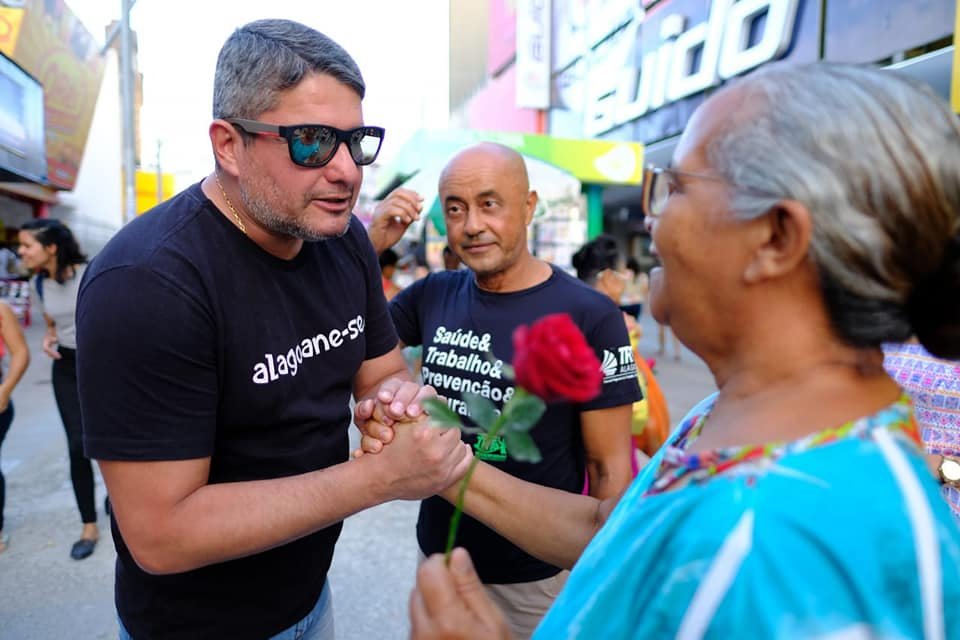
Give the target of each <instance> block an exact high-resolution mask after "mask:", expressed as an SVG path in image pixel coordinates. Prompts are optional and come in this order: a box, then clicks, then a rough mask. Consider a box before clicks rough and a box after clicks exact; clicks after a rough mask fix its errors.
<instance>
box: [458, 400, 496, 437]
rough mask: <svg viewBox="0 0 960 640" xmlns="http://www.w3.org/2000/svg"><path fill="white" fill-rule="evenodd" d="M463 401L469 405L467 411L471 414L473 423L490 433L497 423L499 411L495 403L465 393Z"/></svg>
mask: <svg viewBox="0 0 960 640" xmlns="http://www.w3.org/2000/svg"><path fill="white" fill-rule="evenodd" d="M463 401H464V402H466V403H467V410H468V411H469V412H470V419H471V420H473V423H474V424H475V425H477V426H478V427H480V428H481V429H483V430H484V431H489V430H490V428H491V427H492V426H493V423H494V422H496V421H497V409H496V407H494V406H493V403H492V402H490V401H489V400H487V399H486V398H484V397H483V396H478V395H477V394H475V393H464V394H463Z"/></svg>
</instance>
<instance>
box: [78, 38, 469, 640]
mask: <svg viewBox="0 0 960 640" xmlns="http://www.w3.org/2000/svg"><path fill="white" fill-rule="evenodd" d="M363 95H364V84H363V79H362V78H361V75H360V71H359V69H358V68H357V66H356V63H355V62H354V61H353V59H352V58H351V57H350V56H349V55H348V54H347V53H346V52H345V51H344V50H343V49H342V48H340V47H339V46H338V45H337V44H336V43H334V42H333V41H331V40H330V39H329V38H327V37H326V36H324V35H322V34H320V33H318V32H316V31H314V30H313V29H310V28H308V27H305V26H303V25H300V24H297V23H294V22H289V21H284V20H262V21H258V22H254V23H251V24H248V25H246V26H244V27H241V28H239V29H237V30H236V31H235V32H234V33H233V34H232V35H231V36H230V38H229V39H228V40H227V42H226V43H225V44H224V46H223V49H222V50H221V52H220V56H219V59H218V62H217V71H216V77H215V80H214V100H213V116H214V120H213V122H212V123H211V125H210V129H209V134H210V141H211V146H212V148H213V153H214V159H215V165H216V168H215V170H214V172H213V173H212V174H211V175H210V176H208V177H207V178H206V179H204V180H203V181H202V182H201V183H199V184H197V185H194V186H192V187H190V188H189V189H187V190H186V191H184V192H183V193H181V194H180V195H178V196H176V197H175V198H173V199H171V200H169V201H167V202H165V203H163V204H162V205H160V206H158V207H156V208H155V209H154V210H153V211H151V212H149V213H147V214H145V215H144V216H142V217H141V218H139V219H137V220H135V221H134V222H132V223H131V224H129V225H128V226H126V227H125V228H124V229H123V230H121V231H120V233H118V234H117V236H116V237H115V238H114V239H113V240H112V241H111V242H110V243H109V244H108V245H107V247H106V248H105V249H104V250H103V251H102V252H101V253H100V254H99V255H98V256H97V258H96V259H95V260H94V261H93V262H92V263H91V265H90V267H89V268H88V270H87V273H86V277H85V278H84V281H83V283H82V287H81V291H80V297H79V305H78V312H77V315H78V318H77V325H78V332H77V333H78V340H79V344H78V361H79V375H80V392H81V402H82V411H83V414H84V420H85V433H84V436H85V445H86V452H87V454H88V455H89V456H90V457H92V458H95V459H97V460H98V462H99V464H100V468H101V471H102V473H103V477H104V480H105V481H106V484H107V488H108V490H109V492H110V497H111V501H112V503H113V518H114V520H113V534H114V539H115V542H116V546H117V572H116V575H117V582H116V602H117V608H118V613H119V621H120V637H121V638H127V637H131V636H132V637H137V638H151V637H160V636H162V637H164V638H206V637H216V638H266V637H278V638H288V637H289V638H293V637H297V638H332V637H333V617H332V609H331V601H330V593H329V587H328V586H327V580H326V574H327V571H328V569H329V566H330V562H331V558H332V554H333V548H334V544H335V542H336V540H337V537H338V535H339V533H340V528H341V524H340V523H341V521H342V520H343V519H344V518H345V517H346V516H348V515H350V514H352V513H355V512H357V511H359V510H361V509H364V508H366V507H369V506H373V505H375V504H379V503H382V502H385V501H387V500H392V499H398V498H402V499H419V498H423V497H425V496H428V495H433V494H434V493H436V492H437V491H439V490H442V489H445V488H446V487H448V486H449V485H450V484H452V483H453V482H455V481H456V480H457V479H458V478H459V477H460V476H461V475H462V474H463V473H464V472H465V470H466V466H467V464H468V463H469V459H470V454H469V450H468V449H467V448H466V447H465V445H463V444H462V443H461V442H460V437H459V434H458V433H456V432H449V433H448V432H445V431H441V430H435V429H430V428H421V427H413V426H411V427H410V428H401V429H398V430H397V434H398V435H397V443H398V444H400V446H399V447H397V450H396V451H395V452H394V451H388V452H386V454H385V455H383V456H367V457H365V458H363V459H360V460H356V461H350V462H348V439H347V427H348V425H349V423H350V419H351V413H350V408H349V403H350V400H351V396H353V397H354V398H356V399H357V400H362V399H365V398H375V399H376V401H377V402H379V403H380V404H381V406H382V410H383V412H384V413H385V414H386V415H387V416H390V417H392V418H395V419H397V418H402V417H404V416H415V415H418V414H419V412H420V408H419V399H420V398H421V397H422V396H423V394H425V393H432V390H431V389H428V388H427V389H421V388H420V387H419V386H417V385H415V384H413V383H412V382H410V378H409V374H408V373H407V370H406V367H405V365H404V361H403V358H402V356H401V354H400V351H399V350H398V349H397V336H396V333H395V331H394V329H393V327H392V325H391V322H390V316H389V314H388V312H387V306H386V301H385V300H384V296H383V290H382V288H381V285H380V273H379V266H378V263H377V258H376V255H375V253H374V251H373V248H372V247H371V245H370V242H369V240H368V239H367V236H366V233H365V231H364V229H363V227H362V226H361V225H360V223H359V222H358V221H357V220H356V219H355V218H354V217H353V216H352V215H351V211H352V209H353V206H354V204H355V203H356V199H357V193H358V191H359V188H360V182H361V177H362V166H363V165H367V164H370V163H371V162H373V161H374V160H375V159H376V157H377V153H378V151H379V149H380V143H381V142H382V140H383V129H381V128H379V127H375V126H369V125H367V124H365V123H364V121H363V113H362V110H361V99H362V98H363ZM393 448H394V447H393V446H391V450H392V449H393Z"/></svg>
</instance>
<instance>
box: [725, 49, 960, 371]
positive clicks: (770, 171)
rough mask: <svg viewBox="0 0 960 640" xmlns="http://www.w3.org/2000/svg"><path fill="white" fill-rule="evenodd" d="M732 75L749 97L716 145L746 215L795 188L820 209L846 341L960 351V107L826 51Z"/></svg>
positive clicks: (827, 288)
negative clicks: (815, 57)
mask: <svg viewBox="0 0 960 640" xmlns="http://www.w3.org/2000/svg"><path fill="white" fill-rule="evenodd" d="M731 88H735V89H736V90H738V91H744V92H745V93H744V101H743V103H744V104H745V105H747V106H746V108H745V109H744V112H743V113H740V114H734V115H733V117H732V118H731V123H730V124H729V125H727V126H726V127H724V129H723V130H722V131H721V132H720V133H719V134H718V135H717V136H716V137H715V138H714V139H713V140H712V141H711V142H710V143H709V144H708V147H707V149H706V152H707V157H708V159H709V161H710V163H711V164H712V165H713V167H714V168H715V169H716V170H717V171H718V172H719V173H720V174H722V175H723V176H724V177H725V178H726V179H727V180H728V181H729V182H730V183H731V184H732V185H734V194H733V197H732V204H731V208H732V209H733V211H734V213H735V215H737V216H738V217H740V218H745V219H749V218H756V217H759V216H761V215H763V214H765V213H766V212H768V211H770V209H771V208H773V207H775V206H776V204H777V202H779V201H780V200H783V199H790V200H796V201H798V202H801V203H802V204H804V205H805V206H806V207H807V208H808V209H809V211H810V213H811V215H812V216H813V232H812V233H813V236H812V239H811V246H810V255H811V259H812V260H813V262H814V264H815V265H816V267H817V269H818V272H819V277H820V282H821V286H822V289H823V293H824V297H825V302H826V305H827V309H828V311H829V313H830V317H831V320H832V322H833V326H834V329H835V330H836V331H837V333H838V335H840V337H841V338H843V339H844V340H846V341H847V342H848V343H850V344H852V345H854V346H858V347H875V346H877V345H879V344H881V343H883V342H890V341H902V340H906V339H908V338H909V337H910V336H912V335H916V336H917V337H918V338H919V339H920V341H921V342H922V343H923V344H924V346H926V347H927V349H928V350H930V351H931V352H933V353H936V354H937V355H941V356H944V357H960V120H958V118H957V116H956V115H955V114H954V113H953V112H952V111H951V110H950V108H949V107H948V106H947V104H946V103H945V102H944V101H943V100H941V99H940V98H939V97H938V96H937V95H936V94H935V93H934V92H933V91H932V90H931V89H930V88H928V87H927V86H926V85H924V84H922V83H920V82H917V81H914V80H912V79H910V78H907V77H904V76H901V75H899V74H897V73H895V72H891V71H884V70H880V69H876V68H865V67H854V66H845V65H831V64H824V63H816V64H811V65H787V64H774V65H769V66H767V67H766V68H764V69H761V70H759V71H757V72H755V73H753V74H751V75H749V76H747V77H746V78H743V79H742V80H740V81H738V82H736V83H734V84H733V85H732V87H731ZM724 90H731V89H724Z"/></svg>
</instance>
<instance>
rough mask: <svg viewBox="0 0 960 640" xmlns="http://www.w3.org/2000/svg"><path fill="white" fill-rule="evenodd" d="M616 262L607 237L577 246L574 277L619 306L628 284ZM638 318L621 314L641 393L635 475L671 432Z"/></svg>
mask: <svg viewBox="0 0 960 640" xmlns="http://www.w3.org/2000/svg"><path fill="white" fill-rule="evenodd" d="M619 261H620V254H619V250H618V249H617V242H616V240H614V239H613V237H611V236H609V235H606V234H603V235H600V236H597V237H596V238H594V239H593V240H591V241H590V242H588V243H586V244H585V245H583V246H582V247H580V249H578V250H577V252H576V253H575V254H574V255H573V259H572V263H573V268H574V269H576V270H577V277H578V278H579V279H580V280H582V281H583V282H584V283H585V284H587V285H589V286H591V287H593V288H594V289H596V290H597V291H599V292H600V293H603V294H605V295H606V296H607V297H609V298H610V299H611V300H613V302H614V304H617V305H619V304H620V299H621V297H622V296H623V293H624V289H625V288H626V285H627V282H626V280H625V278H624V277H623V276H622V275H621V274H620V273H618V272H617V265H618V263H619ZM621 309H623V307H621ZM638 315H639V310H636V311H632V310H631V311H627V310H624V312H623V321H624V323H625V324H626V325H627V332H628V333H629V335H630V345H631V346H632V347H633V359H634V361H635V362H636V364H637V380H638V382H639V384H640V389H641V390H642V391H643V400H639V401H637V402H634V403H633V416H632V420H631V436H632V438H633V445H634V455H633V456H632V457H631V459H632V462H633V472H634V474H636V473H637V471H639V470H640V468H642V467H643V465H644V464H646V461H647V456H652V455H653V454H654V453H656V452H657V450H658V449H659V448H660V445H662V444H663V442H664V441H665V440H666V439H667V435H668V434H669V432H670V413H669V411H668V409H667V401H666V398H664V396H663V391H661V389H660V385H659V383H657V379H656V377H654V375H653V371H652V370H651V368H650V366H649V365H648V364H647V360H646V358H644V357H643V356H642V355H641V354H640V351H639V342H640V337H641V329H640V325H639V324H637V320H636V316H638ZM638 454H640V455H638Z"/></svg>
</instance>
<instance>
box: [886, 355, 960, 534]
mask: <svg viewBox="0 0 960 640" xmlns="http://www.w3.org/2000/svg"><path fill="white" fill-rule="evenodd" d="M883 352H884V360H883V366H884V368H886V370H887V373H889V374H890V377H892V378H893V379H894V380H896V381H897V384H899V385H900V386H901V387H903V389H904V390H905V391H906V392H907V393H909V394H910V396H911V397H912V398H913V404H914V411H915V415H916V418H917V423H918V424H919V426H920V436H921V437H922V438H923V443H924V445H925V446H926V449H927V451H928V452H929V453H938V454H940V455H946V456H955V457H960V362H953V361H950V360H942V359H940V358H937V357H935V356H932V355H930V354H929V353H928V352H927V351H926V349H924V348H923V347H922V346H920V345H919V344H888V345H884V347H883ZM943 494H944V496H945V497H946V499H947V502H949V503H950V508H951V509H952V510H953V513H954V515H955V516H957V517H958V518H960V490H958V489H957V488H956V487H949V486H945V487H943Z"/></svg>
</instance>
